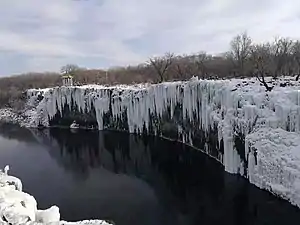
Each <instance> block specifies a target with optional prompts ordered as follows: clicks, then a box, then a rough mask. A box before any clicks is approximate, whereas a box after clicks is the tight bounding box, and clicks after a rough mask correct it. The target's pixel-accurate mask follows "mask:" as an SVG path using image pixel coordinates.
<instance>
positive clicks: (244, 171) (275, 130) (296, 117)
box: [21, 77, 300, 207]
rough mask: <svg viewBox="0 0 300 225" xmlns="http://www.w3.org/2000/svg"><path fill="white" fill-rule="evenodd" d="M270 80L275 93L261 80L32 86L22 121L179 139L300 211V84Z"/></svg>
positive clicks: (282, 79) (292, 80)
mask: <svg viewBox="0 0 300 225" xmlns="http://www.w3.org/2000/svg"><path fill="white" fill-rule="evenodd" d="M267 80H268V82H269V83H270V84H271V83H272V85H274V88H273V90H272V91H271V92H266V91H265V88H264V86H262V85H261V84H260V83H259V82H258V81H257V80H256V79H254V78H253V79H232V80H198V79H197V78H193V79H192V80H190V81H188V82H169V83H162V84H156V85H147V84H145V85H136V86H124V85H123V86H112V87H106V86H101V85H86V86H78V87H76V86H74V87H56V88H48V89H39V90H37V89H32V90H28V102H27V106H26V110H25V111H24V112H23V114H22V116H23V118H24V119H23V120H22V122H21V124H22V125H25V126H30V127H37V126H38V125H43V126H52V125H57V124H59V125H60V124H65V125H70V124H71V123H72V122H73V121H74V120H76V121H78V122H79V123H83V124H84V123H89V124H91V126H93V127H97V128H98V129H100V130H102V129H110V128H113V129H119V130H125V131H128V132H130V133H146V134H150V135H158V136H164V137H168V138H171V139H177V140H180V141H182V142H184V143H187V144H189V145H192V146H195V147H198V148H202V149H203V150H204V151H205V152H206V153H207V154H209V155H211V156H213V157H214V158H216V159H217V160H218V161H220V162H221V163H222V164H223V165H224V167H225V170H226V171H227V172H229V173H236V174H240V175H241V176H244V177H246V178H248V179H249V181H250V182H251V183H253V184H255V185H256V186H258V187H260V188H264V189H267V190H269V191H271V192H273V193H275V194H277V195H280V196H281V197H282V198H285V199H288V200H289V201H290V202H291V203H293V204H295V205H297V206H299V207H300V185H298V183H299V182H298V175H297V174H300V168H299V167H298V166H297V164H298V165H299V162H298V151H300V147H299V145H298V144H297V143H300V83H299V82H296V81H294V78H288V77H287V78H280V79H277V80H271V79H267ZM267 143H269V144H267ZM297 146H298V147H297ZM274 168H277V169H276V170H275V169H274ZM275 171H277V172H275Z"/></svg>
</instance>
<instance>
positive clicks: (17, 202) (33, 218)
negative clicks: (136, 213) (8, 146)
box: [0, 167, 110, 225]
mask: <svg viewBox="0 0 300 225" xmlns="http://www.w3.org/2000/svg"><path fill="white" fill-rule="evenodd" d="M6 168H8V167H6ZM7 171H8V170H6V171H5V172H2V171H0V224H2V225H25V224H26V225H43V224H45V225H46V224H52V225H63V224H66V225H79V224H90V225H100V224H102V225H110V224H109V223H107V222H105V221H103V220H88V221H79V222H66V221H60V213H59V208H58V207H57V206H52V207H50V208H49V209H46V210H38V209H37V202H36V200H35V199H34V197H33V196H31V195H29V194H27V193H24V192H22V183H21V181H20V180H19V179H18V178H16V177H13V176H9V175H8V174H7Z"/></svg>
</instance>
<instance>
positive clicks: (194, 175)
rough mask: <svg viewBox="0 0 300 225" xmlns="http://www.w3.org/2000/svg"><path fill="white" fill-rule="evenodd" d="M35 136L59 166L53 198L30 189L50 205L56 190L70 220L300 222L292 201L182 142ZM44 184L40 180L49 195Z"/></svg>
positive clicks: (103, 135)
mask: <svg viewBox="0 0 300 225" xmlns="http://www.w3.org/2000/svg"><path fill="white" fill-rule="evenodd" d="M31 135H32V137H31V138H30V140H31V139H34V140H35V142H36V143H39V144H37V146H39V148H40V150H39V151H42V152H45V153H47V154H48V155H50V156H51V159H52V161H51V163H49V160H42V161H43V162H44V163H45V164H46V163H47V164H51V166H48V168H50V170H51V168H56V169H53V170H55V171H58V172H57V174H56V175H55V176H53V175H52V176H49V177H48V181H47V182H48V186H49V182H51V186H52V187H53V189H54V190H55V191H54V190H50V189H49V188H48V189H47V193H48V195H47V196H48V197H47V196H45V194H42V193H41V191H38V190H37V188H36V187H35V188H33V187H31V188H32V191H33V192H37V194H38V196H37V198H38V200H39V201H41V202H42V204H44V205H46V202H49V201H52V202H53V200H52V199H51V200H49V195H51V196H52V195H53V196H54V195H55V196H56V197H53V198H54V199H55V202H57V203H56V204H58V205H59V206H60V208H61V212H62V216H63V217H64V218H65V219H71V220H74V219H83V218H88V217H94V218H97V217H98V218H108V219H112V220H115V221H116V222H117V224H156V225H157V224H175V225H176V224H186V225H189V224H224V223H225V224H249V225H250V224H251V225H252V224H272V225H274V224H275V225H276V224H287V223H288V224H293V223H295V222H296V221H300V212H299V210H298V209H296V208H295V207H293V206H291V205H290V204H288V203H287V202H286V201H283V200H280V199H277V198H275V197H274V196H272V195H270V194H269V193H267V192H265V191H261V190H259V189H257V188H255V187H254V186H252V185H249V184H248V183H247V182H246V181H245V180H244V179H243V178H239V177H236V176H232V175H229V174H227V173H225V172H224V169H223V167H222V166H221V165H220V164H219V163H217V162H216V161H214V160H213V159H211V158H209V157H207V156H205V155H204V154H202V153H201V152H199V151H196V150H193V149H190V148H189V147H186V146H184V145H182V144H179V143H176V142H170V141H166V140H161V139H159V138H155V137H147V138H141V137H136V136H133V135H128V134H125V133H118V132H95V131H78V132H76V133H72V132H70V131H69V130H59V129H52V130H43V131H39V130H31ZM10 138H12V137H11V136H10ZM17 138H18V137H17V136H16V139H17ZM45 150H46V151H45ZM0 154H1V153H0ZM0 157H1V155H0ZM0 161H1V160H0ZM54 162H55V163H56V164H57V167H56V166H55V165H53V164H54ZM24 178H25V180H26V179H27V178H26V176H25V177H24ZM24 178H22V179H24ZM49 180H50V181H49ZM39 181H41V179H40V180H39ZM45 182H46V181H45ZM57 182H58V183H59V184H57ZM43 185H45V184H41V183H39V185H37V184H36V183H35V186H38V189H39V190H41V189H43V193H45V187H44V186H43ZM29 186H30V185H29ZM45 186H46V185H45ZM33 194H35V193H33ZM57 196H58V197H57ZM52 202H51V203H52Z"/></svg>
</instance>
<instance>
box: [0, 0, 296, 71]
mask: <svg viewBox="0 0 300 225" xmlns="http://www.w3.org/2000/svg"><path fill="white" fill-rule="evenodd" d="M299 25H300V1H299V0H81V1H79V0H77V1H76V0H1V1H0V76H3V75H11V74H17V73H22V72H29V71H58V70H59V68H60V67H61V66H62V65H64V64H67V63H74V64H78V65H79V66H83V67H87V68H107V67H110V66H117V65H127V64H135V63H138V62H143V61H145V60H147V58H148V57H149V56H151V55H159V54H163V53H164V52H166V51H171V52H175V53H178V54H179V53H190V52H197V51H200V50H205V51H207V52H210V53H219V52H222V51H226V50H227V49H228V47H229V41H230V39H231V38H232V37H233V36H234V35H236V34H238V33H240V32H243V31H245V30H246V31H247V32H248V34H249V35H250V36H251V37H253V39H254V40H255V41H256V42H260V41H264V40H271V39H272V38H273V37H274V36H289V37H292V38H300V29H299Z"/></svg>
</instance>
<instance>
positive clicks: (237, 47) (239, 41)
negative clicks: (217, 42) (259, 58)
mask: <svg viewBox="0 0 300 225" xmlns="http://www.w3.org/2000/svg"><path fill="white" fill-rule="evenodd" d="M251 44H252V40H251V38H250V37H249V36H248V34H247V33H246V32H244V33H242V34H239V35H237V36H235V37H234V38H233V39H232V41H231V42H230V47H231V51H230V56H231V58H232V60H233V63H234V65H235V66H236V67H237V69H238V71H239V72H240V73H241V75H244V73H245V70H244V66H245V63H246V61H247V59H248V57H249V55H250V49H251Z"/></svg>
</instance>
